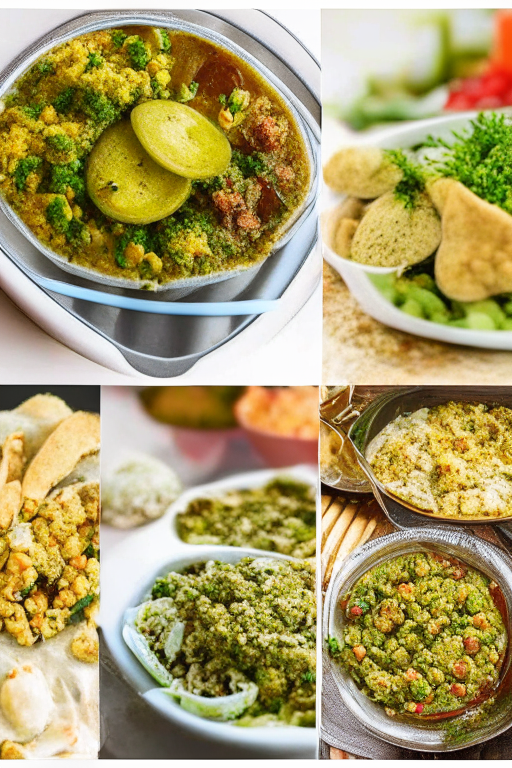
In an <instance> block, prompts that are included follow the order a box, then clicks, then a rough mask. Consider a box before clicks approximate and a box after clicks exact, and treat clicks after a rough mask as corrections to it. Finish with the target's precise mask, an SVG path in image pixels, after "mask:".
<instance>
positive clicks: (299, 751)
mask: <svg viewBox="0 0 512 768" xmlns="http://www.w3.org/2000/svg"><path fill="white" fill-rule="evenodd" d="M282 475H287V476H291V477H293V478H295V479H296V480H299V481H303V482H307V483H311V484H312V485H314V486H315V487H316V484H317V476H316V472H315V471H314V469H313V468H312V467H310V466H307V465H301V466H297V467H291V468H284V469H279V470H262V471H258V472H245V473H243V474H239V475H234V476H232V477H228V478H224V479H223V480H219V481H217V482H214V483H209V484H207V485H203V486H199V487H196V488H193V489H191V490H189V491H186V492H185V493H184V494H183V495H182V496H181V497H180V498H179V499H178V501H176V502H175V503H174V504H172V505H171V506H170V507H169V510H168V511H167V513H166V514H165V515H164V516H163V517H162V518H160V520H158V521H157V522H155V523H153V524H152V525H149V526H147V527H145V528H137V529H135V530H134V531H133V534H132V535H131V536H129V537H127V538H126V539H125V540H124V541H123V542H122V543H121V544H119V545H118V546H117V547H114V548H113V549H112V550H111V551H110V552H106V553H105V552H103V559H102V563H101V579H102V593H101V594H102V604H101V616H100V624H101V627H102V631H103V634H104V637H105V640H106V643H107V645H108V647H109V650H110V652H111V654H112V656H113V657H114V659H115V660H116V662H117V664H118V666H119V668H120V670H121V672H122V673H123V676H124V677H125V678H126V680H127V681H128V682H129V683H130V685H132V687H133V688H135V690H136V691H137V692H138V693H139V695H141V696H144V694H146V693H148V691H151V690H155V688H157V686H156V684H155V681H154V680H153V678H152V677H151V676H150V675H149V674H148V673H147V672H146V671H145V670H144V668H143V667H142V666H141V664H140V663H139V662H138V661H137V659H136V658H135V656H134V655H133V654H132V653H131V651H130V650H129V649H128V647H127V646H126V645H125V643H124V641H123V638H122V635H121V630H122V622H123V615H124V612H125V610H126V609H127V608H130V607H133V606H136V605H138V604H140V602H142V599H143V597H144V595H145V594H146V593H147V592H148V591H149V589H150V588H151V586H152V585H153V583H154V581H155V578H156V577H157V576H159V575H161V574H163V573H167V572H168V571H170V570H173V569H174V570H179V569H181V568H184V567H186V566H187V565H190V564H192V563H194V562H202V561H203V562H204V561H205V560H208V559H214V558H216V559H219V560H223V561H226V562H237V561H238V560H240V559H241V558H242V557H246V556H248V555H252V556H257V557H263V556H264V557H270V558H277V559H281V560H283V559H284V560H289V559H291V558H289V557H287V556H285V555H278V554H276V553H273V552H263V551H261V550H256V549H241V548H237V547H225V546H209V545H194V546H192V545H190V544H186V543H185V542H183V541H182V540H181V539H180V538H179V537H178V534H177V532H176V525H175V521H176V515H177V514H178V513H179V512H181V511H183V509H184V508H185V507H186V506H187V505H188V504H189V503H190V501H191V500H192V499H194V498H198V497H204V496H210V495H219V494H222V493H225V492H226V491H227V490H231V489H241V488H257V487H259V486H262V485H265V484H266V483H268V482H269V481H270V480H272V479H273V478H274V477H280V476H282ZM146 700H147V699H146ZM147 701H148V700H147ZM148 704H150V706H152V707H153V708H154V709H156V710H157V711H158V712H159V713H160V714H161V715H162V716H163V717H165V718H167V719H168V720H169V721H170V722H171V723H173V724H174V725H175V726H176V727H177V728H180V729H182V730H185V731H187V732H189V733H190V734H191V735H193V736H196V737H197V738H201V739H206V740H210V741H214V742H221V743H225V744H228V745H233V746H238V747H242V748H243V747H244V746H245V747H247V748H248V749H250V750H251V751H253V752H254V751H258V752H260V753H261V755H262V757H275V758H292V757H295V758H303V759H306V758H314V757H315V754H316V748H317V733H316V729H315V728H300V727H297V726H272V727H255V728H240V727H238V726H236V725H233V724H232V723H216V722H212V721H210V720H206V719H204V718H201V717H197V716H196V715H192V714H190V713H189V712H186V711H185V710H184V709H182V708H181V707H180V705H179V704H177V703H175V702H174V701H172V700H171V699H169V701H163V702H162V701H161V700H156V699H155V700H154V701H148Z"/></svg>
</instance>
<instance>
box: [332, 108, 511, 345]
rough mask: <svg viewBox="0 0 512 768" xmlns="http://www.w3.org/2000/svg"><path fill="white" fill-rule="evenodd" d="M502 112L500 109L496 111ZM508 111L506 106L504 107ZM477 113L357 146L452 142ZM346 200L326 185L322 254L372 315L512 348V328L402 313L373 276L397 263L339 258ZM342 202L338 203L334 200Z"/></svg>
mask: <svg viewBox="0 0 512 768" xmlns="http://www.w3.org/2000/svg"><path fill="white" fill-rule="evenodd" d="M496 111H499V110H496ZM503 111H506V110H503ZM509 111H510V110H509ZM477 115H478V112H463V113H459V114H457V115H445V116H443V117H434V118H429V119H428V120H417V121H415V122H413V123H407V124H406V125H400V126H398V127H394V128H387V129H385V130H383V131H381V132H379V133H378V134H377V135H376V134H371V135H370V136H365V137H364V138H362V139H360V140H358V141H354V145H355V146H372V147H381V148H382V149H400V148H407V147H414V146H415V145H416V144H420V143H421V142H423V141H425V139H426V138H427V136H429V135H433V136H435V137H436V138H437V137H439V138H443V139H446V140H449V139H450V138H453V136H452V131H460V130H461V129H462V128H465V127H467V126H468V124H469V121H470V120H472V119H474V118H475V117H476V116H477ZM342 200H343V196H342V195H335V194H334V193H333V192H332V191H330V190H329V191H327V190H326V189H325V186H324V202H327V204H328V207H327V209H326V210H325V211H324V213H323V215H322V248H323V256H324V259H325V260H326V261H327V263H328V264H330V265H331V267H332V268H333V269H334V270H336V272H338V274H340V275H341V277H342V278H343V280H344V282H345V283H346V285H347V287H348V289H349V290H350V292H351V293H352V294H353V296H354V297H355V298H356V299H357V302H358V303H359V305H360V306H361V309H363V310H364V311H365V312H366V313H367V314H368V315H370V316H371V317H373V318H375V320H378V321H379V322H381V323H383V324H384V325H388V326H390V327H391V328H396V329H397V330H398V331H404V332H405V333H412V334H414V335H415V336H423V337H424V338H427V339H434V340H436V341H442V342H448V343H451V344H462V345H464V346H469V347H481V348H483V349H501V350H512V331H474V330H471V329H468V328H454V327H452V326H450V325H441V324H440V323H433V322H431V321H430V320H423V319H422V318H419V317H413V316H411V315H408V314H406V313H405V312H402V310H401V309H398V307H395V306H394V304H392V303H391V302H390V301H388V299H386V298H385V297H384V296H383V295H382V293H381V292H380V291H379V290H378V289H377V288H376V287H375V285H374V284H373V283H372V281H371V279H370V277H369V275H371V274H389V273H390V272H396V268H394V267H372V266H369V265H366V264H358V263H357V262H355V261H351V260H350V259H345V258H343V257H342V256H339V255H338V254H337V253H335V251H334V250H333V249H332V248H331V243H332V230H333V227H334V222H335V220H336V209H337V207H338V206H339V203H340V202H341V201H342ZM335 201H337V205H336V206H333V203H334V202H335Z"/></svg>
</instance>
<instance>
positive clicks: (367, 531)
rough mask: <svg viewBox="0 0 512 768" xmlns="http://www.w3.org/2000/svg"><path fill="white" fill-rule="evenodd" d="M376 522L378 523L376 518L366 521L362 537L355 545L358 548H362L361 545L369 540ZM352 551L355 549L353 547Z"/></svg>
mask: <svg viewBox="0 0 512 768" xmlns="http://www.w3.org/2000/svg"><path fill="white" fill-rule="evenodd" d="M377 522H378V518H377V517H372V519H371V520H369V521H368V525H367V526H366V528H365V529H364V531H363V535H362V536H361V539H360V541H359V542H358V544H357V546H358V547H362V546H363V544H366V542H367V541H368V539H369V538H370V536H371V535H372V533H373V532H374V530H375V529H376V527H377ZM354 549H355V547H354Z"/></svg>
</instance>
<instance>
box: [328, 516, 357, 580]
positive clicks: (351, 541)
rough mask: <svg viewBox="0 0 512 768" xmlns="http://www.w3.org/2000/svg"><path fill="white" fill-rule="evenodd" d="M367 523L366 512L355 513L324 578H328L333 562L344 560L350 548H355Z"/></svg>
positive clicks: (350, 550)
mask: <svg viewBox="0 0 512 768" xmlns="http://www.w3.org/2000/svg"><path fill="white" fill-rule="evenodd" d="M367 525H368V513H367V512H362V513H361V514H360V515H357V516H356V517H355V518H354V520H353V522H352V524H351V526H350V528H349V529H348V531H347V533H346V534H345V538H344V539H343V541H342V543H341V546H340V548H339V549H338V552H337V554H336V557H335V558H333V560H332V563H331V568H330V570H329V571H328V572H326V575H325V577H326V579H329V578H330V576H331V573H332V569H333V568H334V564H335V563H337V562H339V561H341V560H344V559H345V558H346V557H348V555H349V554H350V553H351V552H352V550H353V549H355V548H356V546H357V544H358V542H359V540H360V539H361V536H362V534H363V531H364V529H365V528H366V526H367Z"/></svg>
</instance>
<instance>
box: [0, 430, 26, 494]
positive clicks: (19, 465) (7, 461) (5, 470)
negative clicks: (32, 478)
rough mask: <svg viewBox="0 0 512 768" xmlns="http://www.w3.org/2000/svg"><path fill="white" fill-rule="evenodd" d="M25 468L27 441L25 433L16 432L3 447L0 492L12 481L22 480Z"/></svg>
mask: <svg viewBox="0 0 512 768" xmlns="http://www.w3.org/2000/svg"><path fill="white" fill-rule="evenodd" d="M24 466H25V440H24V436H23V432H14V433H13V434H12V435H9V437H7V438H6V440H5V442H4V444H3V446H2V459H1V461H0V490H1V489H2V488H3V487H4V485H5V484H6V483H10V482H11V480H21V475H22V473H23V467H24Z"/></svg>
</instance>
